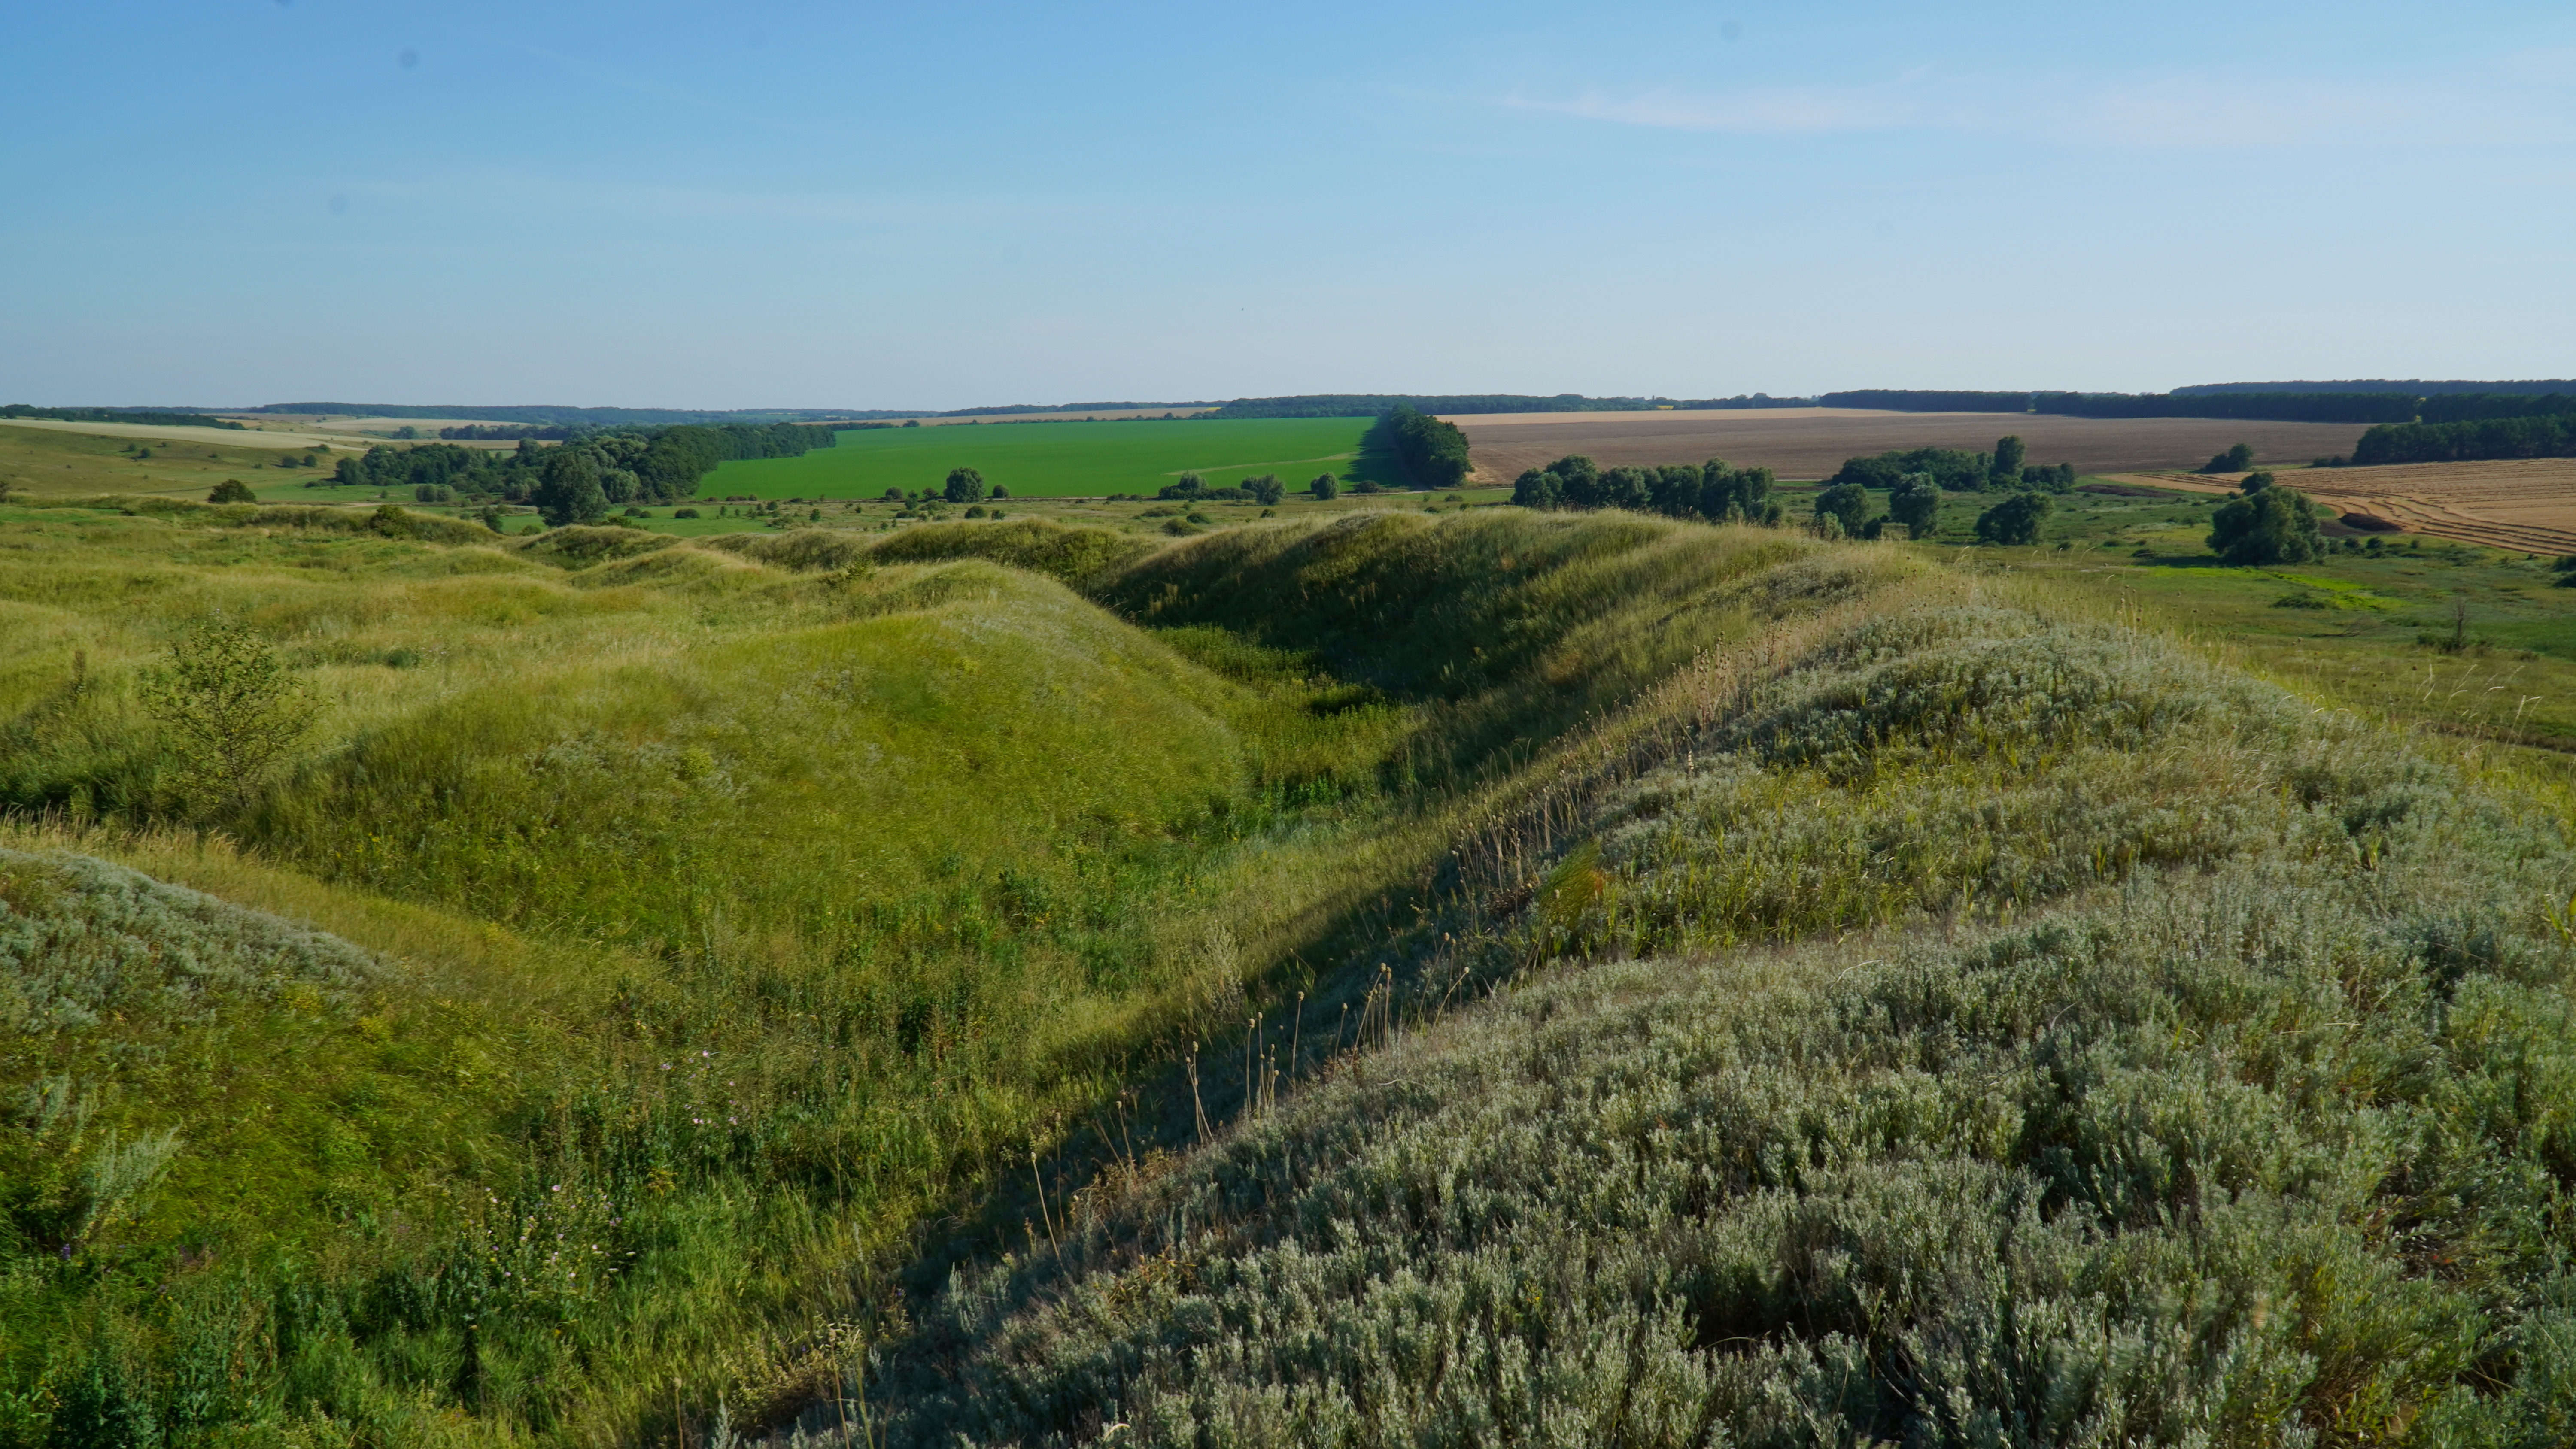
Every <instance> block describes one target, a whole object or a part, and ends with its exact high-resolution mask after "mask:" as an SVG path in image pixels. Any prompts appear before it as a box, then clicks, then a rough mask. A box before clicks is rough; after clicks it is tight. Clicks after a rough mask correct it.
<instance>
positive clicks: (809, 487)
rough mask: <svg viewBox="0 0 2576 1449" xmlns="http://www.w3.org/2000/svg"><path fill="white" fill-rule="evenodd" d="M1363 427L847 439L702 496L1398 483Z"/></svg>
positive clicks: (1101, 429) (1087, 426)
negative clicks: (1320, 479)
mask: <svg viewBox="0 0 2576 1449" xmlns="http://www.w3.org/2000/svg"><path fill="white" fill-rule="evenodd" d="M1368 426H1369V424H1368V420H1367V419H1365V418H1282V419H1272V420H1266V421H1220V422H1204V421H1198V420H1184V421H1177V422H1159V421H1157V422H1135V423H1007V424H992V425H989V426H976V427H937V428H883V429H875V428H872V429H866V430H858V431H850V432H844V433H842V434H840V435H839V437H840V441H839V443H838V445H837V446H835V447H831V448H826V449H821V450H818V451H816V452H811V453H807V454H805V455H804V456H803V457H800V458H774V459H765V460H761V461H758V462H746V463H726V464H724V465H722V466H720V467H718V468H717V469H716V471H715V472H714V473H712V474H709V475H708V477H707V478H706V480H705V482H703V483H702V484H700V485H699V488H698V492H699V493H700V495H701V496H705V497H716V498H723V497H729V496H732V495H735V494H744V495H748V496H751V497H757V498H875V497H878V496H880V495H882V494H883V493H884V492H885V490H887V489H888V488H902V489H905V490H907V491H910V490H914V489H920V488H932V489H935V488H938V487H939V486H940V485H941V483H942V481H943V480H944V479H946V478H947V476H948V470H950V469H951V468H961V467H962V468H973V469H975V470H976V471H978V472H980V473H982V474H983V475H984V481H985V482H986V483H988V484H998V485H1000V486H1001V487H1004V488H1008V489H1009V490H1010V491H1011V493H1012V494H1013V496H1015V497H1032V498H1034V497H1047V496H1051V495H1062V494H1080V495H1088V496H1094V497H1097V496H1100V495H1104V494H1110V493H1142V494H1146V495H1148V496H1150V495H1151V494H1153V493H1154V491H1155V490H1157V489H1159V488H1161V487H1162V486H1163V485H1165V484H1167V483H1171V482H1173V481H1175V480H1177V479H1178V478H1179V477H1180V476H1181V474H1183V473H1184V472H1196V473H1198V474H1199V475H1200V476H1201V477H1203V478H1205V479H1206V480H1207V482H1208V486H1210V487H1221V486H1225V485H1228V484H1234V483H1240V482H1242V481H1243V480H1244V479H1246V478H1248V477H1251V476H1253V475H1255V474H1259V473H1275V474H1277V475H1278V476H1279V477H1280V478H1281V479H1282V480H1283V481H1284V482H1286V483H1287V484H1288V485H1289V486H1290V487H1292V488H1302V487H1304V486H1305V485H1306V481H1307V480H1308V479H1310V478H1312V477H1314V476H1315V475H1316V474H1318V473H1332V474H1336V475H1338V476H1343V477H1346V478H1351V479H1357V478H1361V477H1368V478H1373V479H1375V480H1376V481H1378V482H1380V483H1383V484H1387V485H1389V486H1393V485H1394V483H1395V481H1396V479H1395V476H1394V474H1393V472H1392V471H1391V465H1390V464H1389V462H1388V460H1386V459H1384V458H1382V457H1379V456H1377V455H1375V454H1369V455H1365V456H1364V455H1362V454H1361V452H1360V435H1361V434H1362V433H1364V432H1366V431H1367V430H1368Z"/></svg>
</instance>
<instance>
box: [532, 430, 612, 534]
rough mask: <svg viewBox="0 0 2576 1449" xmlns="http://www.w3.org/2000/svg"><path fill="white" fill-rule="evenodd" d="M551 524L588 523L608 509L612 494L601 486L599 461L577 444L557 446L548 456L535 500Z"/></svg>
mask: <svg viewBox="0 0 2576 1449" xmlns="http://www.w3.org/2000/svg"><path fill="white" fill-rule="evenodd" d="M532 501H533V502H535V504H536V505H537V514H538V516H539V517H541V518H543V519H545V521H546V526H547V527H549V528H566V527H569V526H571V525H573V524H576V523H588V522H590V521H591V520H592V519H595V518H597V517H599V516H600V515H601V514H603V513H606V512H607V511H608V495H607V494H606V493H605V492H602V491H601V489H600V486H599V465H598V464H596V463H593V462H592V461H591V460H590V455H589V454H587V453H584V452H581V451H580V450H578V449H575V448H568V447H567V448H557V449H555V450H554V451H553V452H552V453H550V454H548V455H547V457H546V471H545V476H544V477H543V478H542V479H541V480H540V481H539V482H538V484H537V491H536V495H535V497H534V499H533V500H532Z"/></svg>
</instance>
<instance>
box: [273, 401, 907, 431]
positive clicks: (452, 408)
mask: <svg viewBox="0 0 2576 1449" xmlns="http://www.w3.org/2000/svg"><path fill="white" fill-rule="evenodd" d="M242 411H243V412H250V413H284V414H296V415H303V416H309V417H348V418H482V419H486V420H488V421H491V422H497V423H534V424H537V425H539V426H555V425H566V426H573V425H577V426H582V427H592V428H636V427H643V428H667V427H677V426H680V425H682V424H700V425H705V426H711V427H722V426H728V425H734V424H744V423H749V424H755V425H758V424H766V423H819V422H829V421H832V420H834V419H837V418H857V417H875V418H884V417H894V418H901V417H910V416H912V414H910V413H900V412H894V413H889V412H852V411H845V410H842V409H837V408H741V409H737V410H734V411H731V412H702V411H694V410H691V409H687V408H572V407H551V406H527V407H467V406H465V405H464V404H462V403H441V404H438V405H436V406H423V405H420V404H414V403H335V402H298V403H265V404H262V405H261V406H259V407H255V408H244V409H242Z"/></svg>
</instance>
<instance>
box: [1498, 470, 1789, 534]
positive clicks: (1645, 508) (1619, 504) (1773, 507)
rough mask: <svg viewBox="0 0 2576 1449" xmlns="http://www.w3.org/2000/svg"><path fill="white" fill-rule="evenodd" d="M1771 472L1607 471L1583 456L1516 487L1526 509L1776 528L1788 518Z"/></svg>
mask: <svg viewBox="0 0 2576 1449" xmlns="http://www.w3.org/2000/svg"><path fill="white" fill-rule="evenodd" d="M1772 482H1773V478H1772V475H1771V470H1770V469H1768V468H1737V467H1732V466H1730V465H1729V464H1728V463H1727V461H1726V460H1725V459H1723V458H1711V459H1709V460H1708V461H1707V462H1706V463H1701V464H1697V465H1693V464H1689V463H1670V464H1665V465H1663V466H1660V467H1653V468H1634V467H1627V468H1607V469H1605V468H1603V467H1601V466H1600V465H1599V464H1597V463H1595V462H1593V461H1592V460H1591V459H1590V458H1586V457H1582V456H1580V455H1577V456H1573V457H1565V458H1559V459H1557V460H1556V461H1555V462H1553V463H1550V464H1548V465H1547V466H1546V467H1544V468H1532V469H1530V470H1529V471H1527V472H1525V473H1523V474H1521V476H1520V477H1519V478H1518V479H1517V480H1515V481H1514V482H1513V484H1512V501H1513V502H1514V503H1517V504H1519V505H1520V506H1521V507H1523V508H1543V509H1589V508H1626V509H1631V510H1633V511H1636V512H1639V513H1662V514H1667V515H1669V516H1671V517H1674V518H1705V519H1708V520H1710V521H1711V522H1717V523H1762V524H1769V525H1772V526H1774V527H1776V526H1778V525H1779V524H1780V523H1781V522H1782V521H1783V520H1784V519H1785V518H1786V516H1787V514H1786V510H1785V509H1784V508H1783V506H1782V505H1781V503H1780V501H1779V500H1778V499H1776V498H1773V497H1772V496H1771V485H1772Z"/></svg>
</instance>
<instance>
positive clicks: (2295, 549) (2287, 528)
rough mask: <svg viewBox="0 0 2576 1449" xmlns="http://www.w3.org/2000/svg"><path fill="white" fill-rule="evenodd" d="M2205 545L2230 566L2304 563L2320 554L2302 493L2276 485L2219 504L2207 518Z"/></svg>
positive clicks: (2313, 515)
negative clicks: (2216, 509)
mask: <svg viewBox="0 0 2576 1449" xmlns="http://www.w3.org/2000/svg"><path fill="white" fill-rule="evenodd" d="M2209 547H2210V551H2211V552H2213V553H2216V554H2217V555H2218V556H2219V557H2220V558H2221V559H2223V560H2225V561H2226V562H2228V563H2231V564H2243V565H2257V566H2259V565H2263V564H2281V563H2306V562H2307V561H2308V560H2310V559H2312V558H2315V557H2316V556H2317V555H2318V554H2319V553H2321V552H2323V551H2324V541H2323V539H2322V538H2321V537H2320V535H2319V534H2318V532H2317V515H2316V510H2315V509H2313V508H2310V507H2309V506H2308V498H2307V495H2306V494H2304V493H2301V492H2300V491H2299V490H2297V489H2296V488H2283V487H2281V486H2279V485H2278V484H2275V485H2274V486H2272V487H2269V488H2265V489H2261V490H2259V491H2257V492H2254V493H2250V494H2248V495H2246V496H2245V497H2243V498H2239V499H2237V500H2235V501H2234V502H2232V503H2226V504H2222V505H2220V507H2219V509H2218V511H2217V512H2215V513H2213V514H2211V515H2210V516H2209Z"/></svg>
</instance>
